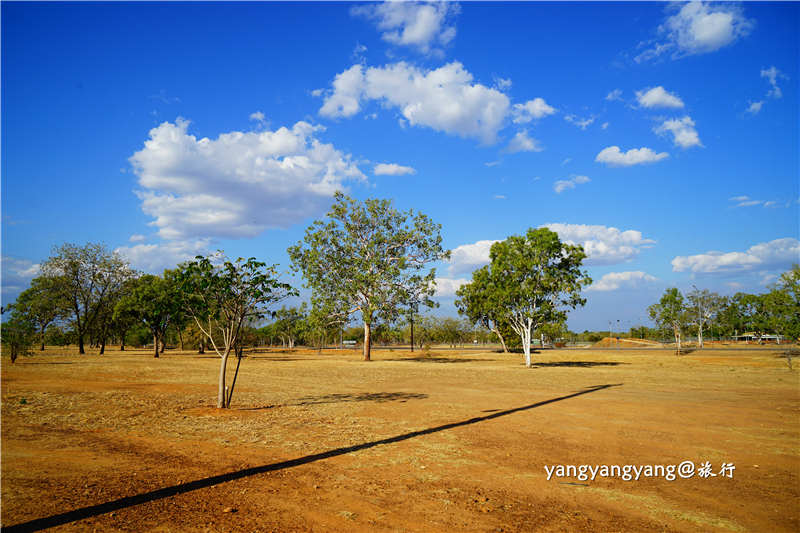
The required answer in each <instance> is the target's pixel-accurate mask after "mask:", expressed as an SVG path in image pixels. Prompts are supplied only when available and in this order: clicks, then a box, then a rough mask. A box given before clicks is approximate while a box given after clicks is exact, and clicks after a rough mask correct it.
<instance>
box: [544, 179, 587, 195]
mask: <svg viewBox="0 0 800 533" xmlns="http://www.w3.org/2000/svg"><path fill="white" fill-rule="evenodd" d="M590 181H592V180H590V179H589V177H588V176H573V177H571V178H569V179H566V180H558V181H556V182H555V183H554V184H553V190H554V191H556V193H558V194H561V193H562V192H563V191H565V190H567V189H574V188H575V187H576V186H577V185H580V184H581V183H589V182H590Z"/></svg>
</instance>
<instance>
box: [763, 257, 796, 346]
mask: <svg viewBox="0 0 800 533" xmlns="http://www.w3.org/2000/svg"><path fill="white" fill-rule="evenodd" d="M764 298H765V305H766V308H767V315H768V322H769V325H770V329H772V330H773V331H774V332H775V333H781V334H783V335H786V336H787V337H788V338H790V339H792V340H793V341H797V340H798V338H800V265H796V264H795V265H792V269H791V270H789V271H787V272H784V273H783V274H781V277H780V279H779V280H778V282H777V283H776V284H774V285H773V286H772V287H771V290H770V292H769V293H767V294H766V295H765V296H764Z"/></svg>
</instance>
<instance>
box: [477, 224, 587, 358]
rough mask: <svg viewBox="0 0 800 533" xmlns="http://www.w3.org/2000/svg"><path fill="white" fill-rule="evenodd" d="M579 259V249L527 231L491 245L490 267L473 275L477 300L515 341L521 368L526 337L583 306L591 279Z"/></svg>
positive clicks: (547, 234)
mask: <svg viewBox="0 0 800 533" xmlns="http://www.w3.org/2000/svg"><path fill="white" fill-rule="evenodd" d="M585 257H586V253H585V252H584V251H583V247H582V246H579V245H570V244H565V243H562V242H561V240H560V239H559V238H558V234H557V233H555V232H553V231H551V230H549V229H547V228H539V229H529V230H528V232H527V233H526V234H525V235H523V236H518V235H512V236H511V237H509V238H508V239H506V240H504V241H500V242H496V243H494V244H493V245H492V247H491V249H490V251H489V258H490V261H491V262H490V263H489V265H488V266H487V267H484V268H483V269H480V270H479V271H478V272H476V273H475V274H476V275H477V278H478V279H479V280H480V281H479V283H480V287H481V290H482V291H484V292H483V293H482V294H481V295H480V297H479V300H480V301H483V302H486V303H485V304H484V305H486V307H487V309H489V310H490V311H491V312H492V313H493V316H494V317H495V320H496V321H497V322H499V323H500V324H501V325H502V324H503V323H506V324H508V325H509V326H510V327H511V329H512V330H513V331H514V332H515V333H516V334H517V335H518V336H519V337H520V340H521V341H522V350H523V352H524V354H525V366H527V367H529V368H530V366H531V333H532V332H533V331H534V330H536V329H538V328H540V327H541V326H543V325H545V324H548V323H554V322H563V321H566V318H567V313H566V309H567V308H572V309H574V308H576V307H577V306H579V305H584V304H585V303H586V300H585V299H583V298H581V296H580V292H581V287H582V286H584V285H589V284H590V283H591V282H592V280H591V278H590V277H589V276H588V275H587V274H586V272H585V271H582V270H581V269H580V267H581V263H582V262H583V259H584V258H585ZM475 279H476V276H475V275H473V282H475ZM469 291H470V289H467V290H466V292H467V293H469ZM462 294H463V293H462ZM498 336H499V335H498Z"/></svg>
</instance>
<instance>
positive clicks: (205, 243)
mask: <svg viewBox="0 0 800 533" xmlns="http://www.w3.org/2000/svg"><path fill="white" fill-rule="evenodd" d="M210 242H211V241H210V239H189V240H180V241H166V242H162V243H158V244H136V245H134V246H120V247H119V248H117V249H115V250H114V251H115V252H116V253H118V254H119V255H121V256H122V257H124V258H125V259H127V260H128V261H129V262H130V264H131V266H132V267H133V268H135V269H137V270H142V271H144V272H151V273H159V274H160V273H161V272H162V271H163V270H164V269H166V268H175V266H177V265H178V264H179V263H182V262H184V261H189V260H192V259H194V258H195V256H197V255H206V254H208V252H209V249H208V247H209V244H210Z"/></svg>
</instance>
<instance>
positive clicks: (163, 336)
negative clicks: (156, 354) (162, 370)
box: [161, 331, 167, 353]
mask: <svg viewBox="0 0 800 533" xmlns="http://www.w3.org/2000/svg"><path fill="white" fill-rule="evenodd" d="M166 347H167V332H166V331H165V332H164V333H162V334H161V353H164V348H166Z"/></svg>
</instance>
